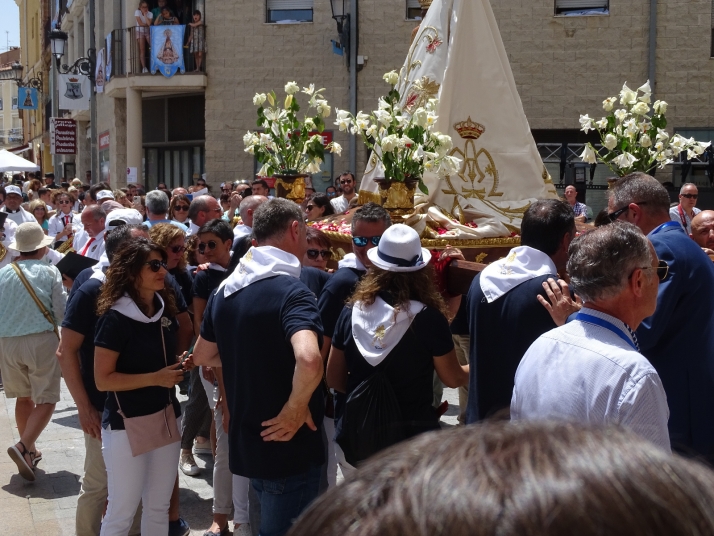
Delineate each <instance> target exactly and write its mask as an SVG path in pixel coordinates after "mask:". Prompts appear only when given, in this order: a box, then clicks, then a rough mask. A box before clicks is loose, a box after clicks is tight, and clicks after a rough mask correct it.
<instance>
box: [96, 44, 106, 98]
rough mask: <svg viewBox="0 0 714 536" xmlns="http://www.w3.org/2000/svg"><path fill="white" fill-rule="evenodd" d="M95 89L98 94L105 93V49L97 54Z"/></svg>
mask: <svg viewBox="0 0 714 536" xmlns="http://www.w3.org/2000/svg"><path fill="white" fill-rule="evenodd" d="M94 87H95V88H97V93H104V49H101V50H100V51H99V52H97V68H96V69H95V71H94Z"/></svg>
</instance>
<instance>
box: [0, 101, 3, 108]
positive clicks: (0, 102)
mask: <svg viewBox="0 0 714 536" xmlns="http://www.w3.org/2000/svg"><path fill="white" fill-rule="evenodd" d="M2 109H3V106H2V99H0V111H2Z"/></svg>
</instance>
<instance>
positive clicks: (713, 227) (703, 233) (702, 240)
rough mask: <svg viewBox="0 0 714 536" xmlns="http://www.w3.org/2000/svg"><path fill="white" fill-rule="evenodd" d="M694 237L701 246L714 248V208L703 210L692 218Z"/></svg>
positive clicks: (692, 235)
mask: <svg viewBox="0 0 714 536" xmlns="http://www.w3.org/2000/svg"><path fill="white" fill-rule="evenodd" d="M689 236H691V237H692V240H694V241H695V242H696V243H697V244H699V247H702V248H707V249H712V250H714V210H703V211H702V212H700V213H699V214H697V215H696V216H694V218H692V234H690V235H689Z"/></svg>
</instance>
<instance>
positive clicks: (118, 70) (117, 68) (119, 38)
mask: <svg viewBox="0 0 714 536" xmlns="http://www.w3.org/2000/svg"><path fill="white" fill-rule="evenodd" d="M111 42H112V51H111V64H112V72H111V76H112V78H113V77H115V76H124V75H125V74H126V66H125V65H124V30H112V32H111ZM109 60H110V58H107V57H105V58H104V67H105V69H106V66H107V64H108V63H109Z"/></svg>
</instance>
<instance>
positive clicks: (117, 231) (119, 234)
mask: <svg viewBox="0 0 714 536" xmlns="http://www.w3.org/2000/svg"><path fill="white" fill-rule="evenodd" d="M134 229H136V230H139V231H143V232H145V233H148V232H149V228H148V227H147V226H146V225H144V224H143V223H132V224H124V225H120V226H119V227H115V228H114V229H112V230H111V231H109V232H108V233H106V235H105V237H104V246H105V251H106V253H107V258H108V259H109V262H112V259H113V258H114V254H115V253H116V252H117V250H118V249H119V248H120V247H121V246H122V245H123V244H124V243H125V242H128V241H129V240H131V239H133V238H134V237H133V236H132V234H131V232H132V231H133V230H134Z"/></svg>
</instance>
